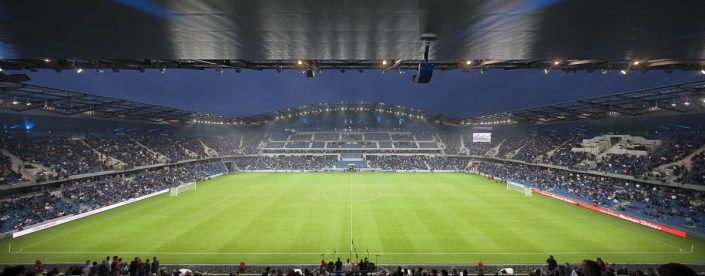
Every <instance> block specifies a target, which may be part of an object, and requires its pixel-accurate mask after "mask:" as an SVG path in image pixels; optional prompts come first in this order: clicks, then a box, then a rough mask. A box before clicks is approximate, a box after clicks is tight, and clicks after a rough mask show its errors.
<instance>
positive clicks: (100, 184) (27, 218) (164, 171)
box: [0, 162, 225, 232]
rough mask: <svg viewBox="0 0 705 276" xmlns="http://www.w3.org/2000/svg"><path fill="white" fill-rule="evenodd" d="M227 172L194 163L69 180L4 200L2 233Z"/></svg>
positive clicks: (0, 204)
mask: <svg viewBox="0 0 705 276" xmlns="http://www.w3.org/2000/svg"><path fill="white" fill-rule="evenodd" d="M223 172H225V168H224V166H223V163H220V162H214V163H205V164H200V163H191V164H185V165H176V166H165V167H159V168H155V169H148V170H141V171H135V172H129V173H122V174H117V175H115V174H114V175H108V176H99V177H93V178H88V179H85V180H80V181H69V182H67V184H65V186H64V187H60V188H57V189H53V190H51V189H49V188H44V189H43V190H41V191H40V192H37V193H33V194H22V195H19V194H18V195H14V196H12V197H11V198H7V199H3V200H0V232H7V231H9V230H12V229H21V228H22V227H24V226H27V225H32V224H36V223H39V222H42V221H46V220H50V219H54V218H58V217H61V216H65V215H69V214H77V213H80V212H85V211H88V210H92V209H95V208H98V207H102V206H108V205H112V204H115V203H118V202H122V201H125V200H127V199H130V198H135V197H139V196H142V195H147V194H150V193H153V192H156V191H160V190H164V189H168V188H171V187H175V186H178V185H181V184H185V183H189V182H193V181H197V180H201V179H203V178H205V177H207V176H209V175H214V174H217V173H223Z"/></svg>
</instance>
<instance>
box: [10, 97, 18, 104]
mask: <svg viewBox="0 0 705 276" xmlns="http://www.w3.org/2000/svg"><path fill="white" fill-rule="evenodd" d="M19 103H20V102H18V101H17V98H15V97H12V104H13V105H17V104H19Z"/></svg>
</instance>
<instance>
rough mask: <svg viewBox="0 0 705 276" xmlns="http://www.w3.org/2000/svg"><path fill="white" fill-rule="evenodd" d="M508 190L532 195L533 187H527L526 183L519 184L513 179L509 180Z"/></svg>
mask: <svg viewBox="0 0 705 276" xmlns="http://www.w3.org/2000/svg"><path fill="white" fill-rule="evenodd" d="M507 190H508V191H515V192H520V193H523V194H524V195H525V196H532V192H531V188H529V187H526V185H523V184H519V183H516V182H512V181H507Z"/></svg>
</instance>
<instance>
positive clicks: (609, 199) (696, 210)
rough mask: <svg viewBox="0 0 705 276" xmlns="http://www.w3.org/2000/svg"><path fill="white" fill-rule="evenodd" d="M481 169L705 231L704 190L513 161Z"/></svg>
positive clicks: (598, 204) (574, 196)
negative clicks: (541, 166)
mask: <svg viewBox="0 0 705 276" xmlns="http://www.w3.org/2000/svg"><path fill="white" fill-rule="evenodd" d="M477 171H478V172H481V173H484V174H487V175H492V176H494V177H499V178H502V179H505V180H513V181H517V182H520V183H525V184H529V185H532V186H534V187H537V188H539V189H543V190H548V191H552V192H554V193H557V194H562V195H564V196H568V197H572V198H576V199H579V200H582V201H584V202H587V203H591V204H594V205H596V206H601V207H603V208H612V209H615V210H618V211H621V212H626V213H629V214H632V215H635V216H639V217H642V218H644V219H648V220H652V221H659V222H663V223H666V224H672V225H678V226H687V227H692V228H694V229H696V231H699V232H702V233H705V223H704V222H705V193H703V192H699V191H693V190H686V189H681V188H673V187H668V186H659V185H651V184H645V183H639V182H634V181H628V180H623V179H619V178H612V177H607V176H597V175H592V174H585V173H576V172H571V171H565V170H557V169H548V168H540V167H538V166H531V165H524V164H518V163H510V162H481V163H480V164H479V165H478V166H477Z"/></svg>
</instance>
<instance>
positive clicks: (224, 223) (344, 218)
mask: <svg viewBox="0 0 705 276" xmlns="http://www.w3.org/2000/svg"><path fill="white" fill-rule="evenodd" d="M346 193H347V195H346ZM348 208H350V209H349V210H348ZM353 209H354V210H353ZM102 220H106V221H103V222H99V221H102ZM47 238H51V239H50V240H47V241H43V242H40V241H41V240H43V239H47ZM10 241H11V242H12V244H11V246H12V248H10ZM353 241H354V246H355V247H356V249H357V251H359V252H358V253H362V254H360V257H362V256H367V255H366V253H367V251H368V250H369V251H370V254H373V255H381V256H383V257H382V258H381V259H380V261H381V262H382V263H447V264H450V263H453V264H460V263H476V262H477V261H483V262H484V263H542V262H543V260H545V255H548V254H553V255H554V256H556V257H557V258H559V261H560V262H579V261H580V260H582V259H594V258H595V257H598V256H599V257H602V258H603V259H605V260H608V261H610V262H613V263H615V262H616V263H626V262H636V263H664V262H681V263H698V262H702V260H703V259H705V242H704V241H703V240H700V239H697V238H694V237H688V238H685V239H683V238H679V237H675V236H672V235H668V234H665V233H661V232H659V231H656V230H653V229H650V228H646V227H643V226H641V225H636V224H632V223H629V222H625V221H621V220H618V219H616V218H612V217H609V216H605V215H603V214H600V213H597V212H594V211H590V210H585V209H582V208H579V207H575V206H573V205H571V204H567V203H564V202H559V201H556V200H554V199H550V198H545V197H540V196H534V197H525V196H524V195H523V194H520V193H516V192H511V191H507V190H506V186H505V185H502V184H499V183H496V182H494V181H492V180H488V179H486V178H484V177H480V176H476V175H471V174H458V173H447V174H446V173H408V174H401V173H398V174H391V173H389V174H388V173H374V174H373V173H369V174H368V173H360V174H345V173H330V174H328V173H318V174H315V173H279V174H274V173H272V174H266V173H265V174H248V173H243V174H235V175H229V176H223V177H218V178H215V179H212V180H209V181H205V182H202V183H199V187H198V190H197V191H195V192H189V193H184V194H182V195H179V196H178V197H168V196H164V197H156V198H152V199H147V200H145V201H142V202H138V203H135V204H130V205H128V206H124V207H121V208H116V209H113V210H111V211H109V212H106V213H102V214H97V215H95V216H91V217H89V218H85V219H81V220H77V221H73V222H70V223H67V224H64V225H60V226H57V227H54V228H50V229H46V230H43V231H39V232H37V233H33V234H31V235H27V236H24V237H20V238H18V239H13V240H10V239H2V240H0V246H5V247H7V248H8V251H7V252H0V260H2V261H3V262H33V261H34V260H35V259H42V261H43V262H45V263H47V262H77V261H78V262H80V261H85V260H86V259H98V258H103V257H104V256H105V255H114V254H117V255H120V256H121V257H123V258H131V257H134V256H140V257H150V258H151V256H152V255H157V256H160V258H161V259H162V262H163V263H237V262H238V261H239V260H240V259H246V260H247V261H248V262H249V263H290V264H301V263H318V262H320V255H321V254H322V253H323V254H325V256H330V253H332V252H344V251H345V249H346V248H347V249H348V251H352V250H354V248H353ZM657 241H660V242H657ZM38 242H39V243H38ZM33 243H38V244H36V245H32V244H33ZM666 244H668V245H671V246H672V247H671V246H666ZM691 244H692V246H691ZM29 246H31V247H29ZM687 247H691V249H692V250H686V249H683V250H679V249H680V248H687ZM16 248H26V249H24V251H23V252H17V250H16ZM676 248H678V249H676ZM10 249H11V250H10ZM673 249H676V250H677V251H676V250H673ZM10 252H12V253H10ZM373 252H374V253H373ZM338 255H339V256H341V255H343V256H344V253H343V254H340V253H339V254H338ZM351 255H352V257H353V258H354V257H355V255H353V254H351V252H350V253H348V256H351ZM162 256H163V257H162ZM341 257H342V256H341Z"/></svg>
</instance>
